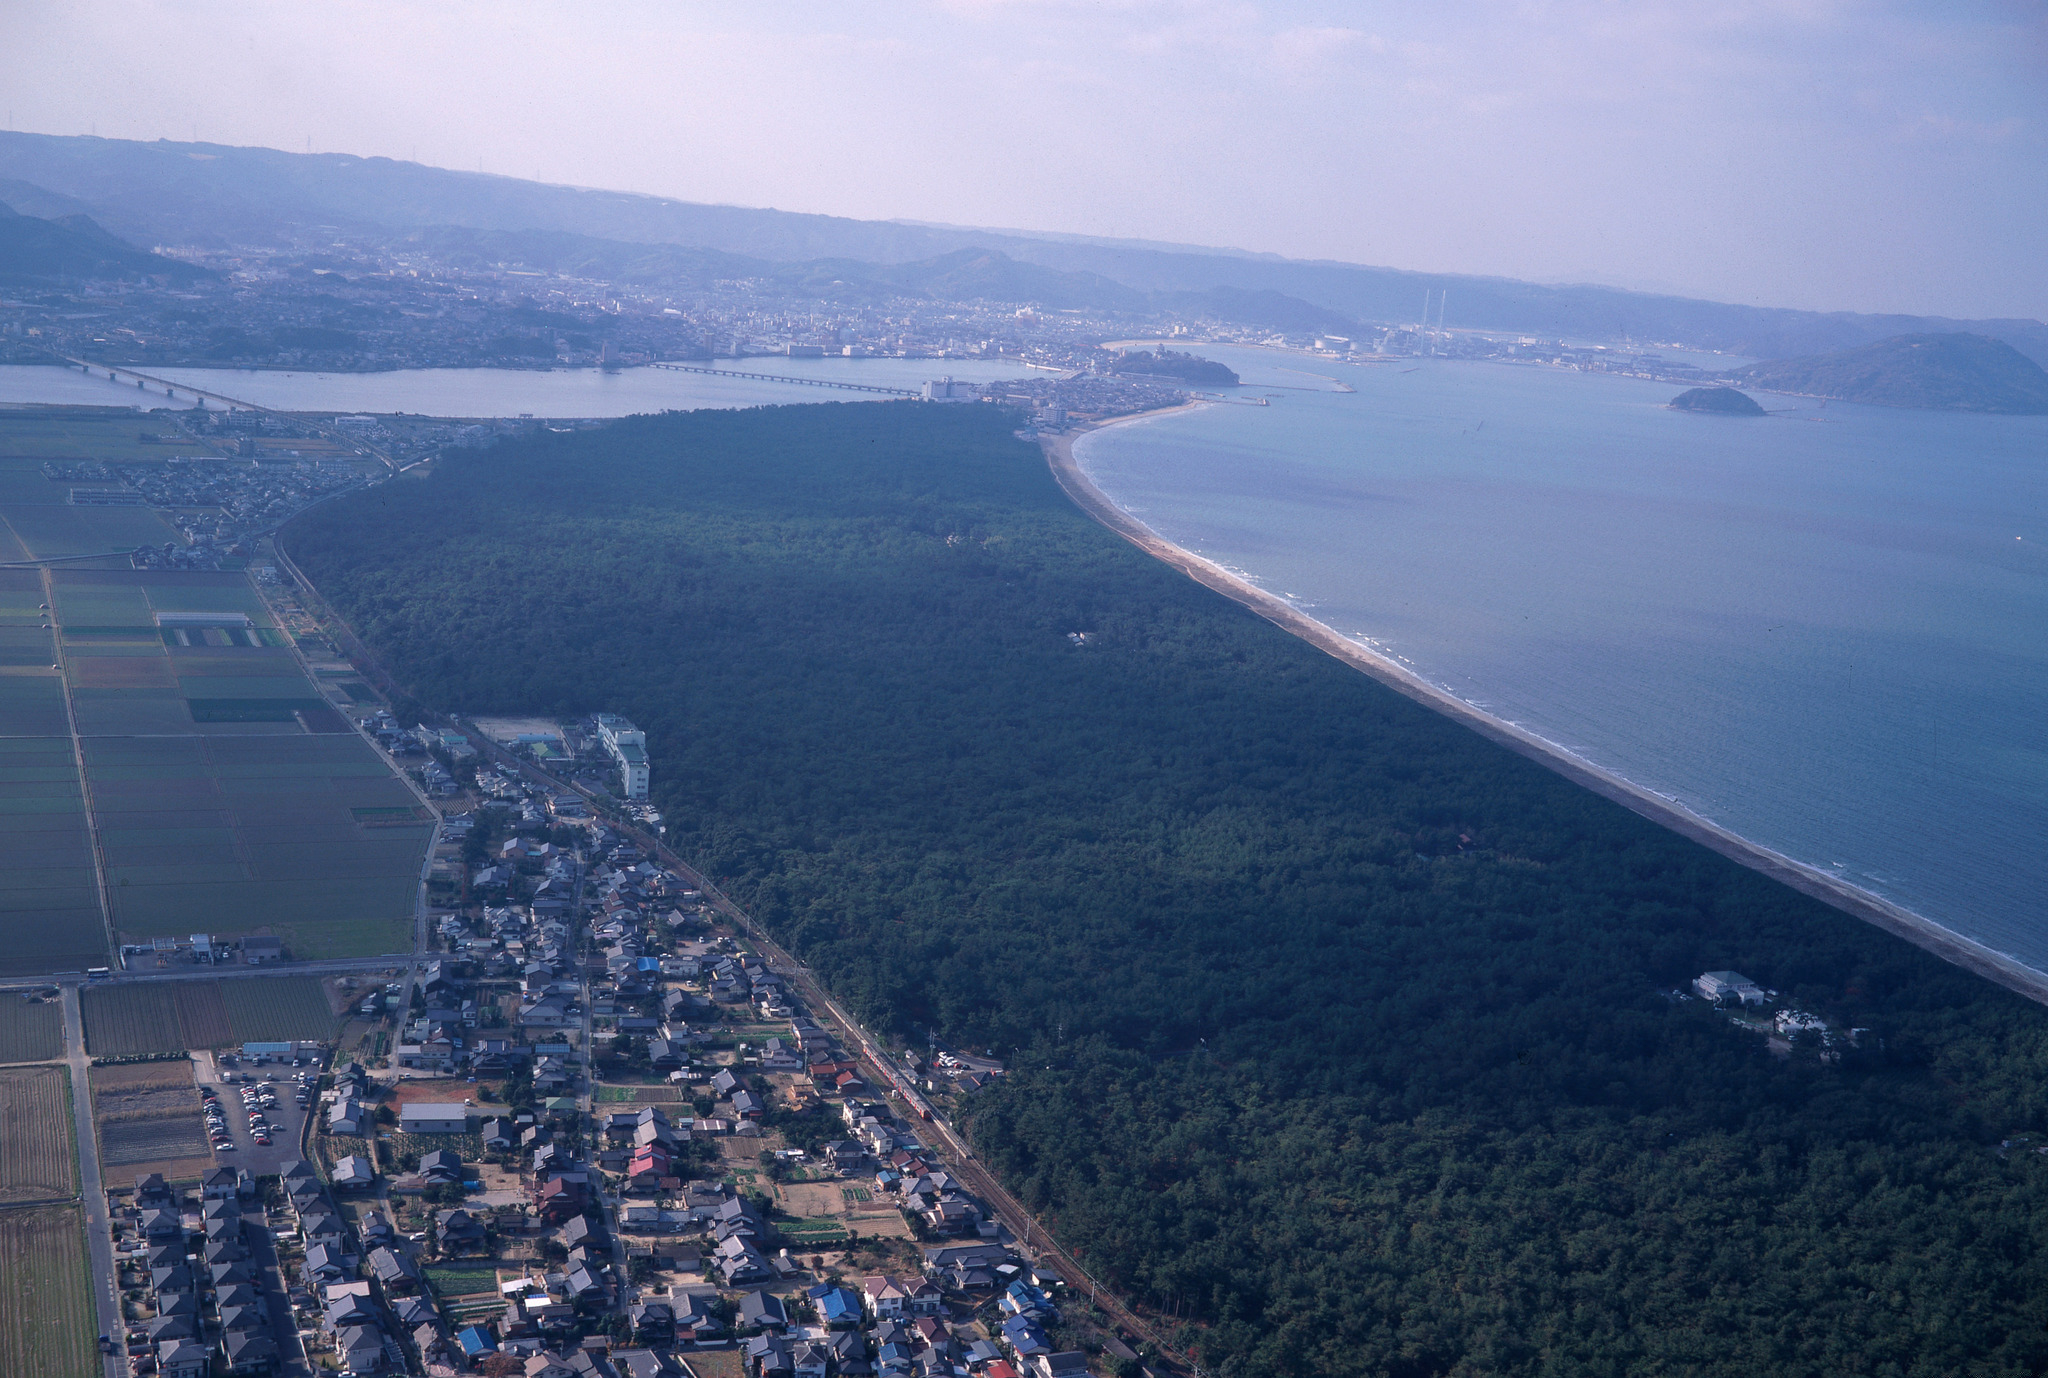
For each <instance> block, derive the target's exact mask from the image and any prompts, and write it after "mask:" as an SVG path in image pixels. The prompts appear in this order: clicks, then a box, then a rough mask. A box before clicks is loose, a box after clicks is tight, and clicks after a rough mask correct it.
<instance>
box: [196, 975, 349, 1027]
mask: <svg viewBox="0 0 2048 1378" xmlns="http://www.w3.org/2000/svg"><path fill="white" fill-rule="evenodd" d="M220 991H221V998H222V1000H223V1002H224V1003H225V1004H226V1006H227V1014H228V1027H229V1029H230V1030H232V1031H233V1034H234V1039H235V1041H236V1042H239V1043H250V1042H258V1043H278V1042H283V1041H284V1040H286V1039H296V1038H311V1039H318V1040H320V1041H322V1042H325V1041H327V1040H328V1039H331V1038H333V1037H334V1034H335V1030H336V1029H337V1028H339V1027H340V1025H341V1019H340V1017H339V1016H337V1015H336V1014H335V1013H334V1012H333V1011H332V1010H331V1009H330V1008H329V1007H328V1004H327V992H326V990H325V989H324V988H323V987H322V986H321V984H320V978H319V977H317V976H260V977H247V978H244V979H241V980H232V981H222V982H221V983H220Z"/></svg>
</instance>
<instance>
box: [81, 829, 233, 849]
mask: <svg viewBox="0 0 2048 1378" xmlns="http://www.w3.org/2000/svg"><path fill="white" fill-rule="evenodd" d="M233 841H234V837H233V834H231V833H230V832H229V831H228V829H226V828H225V827H212V828H194V827H162V828H137V827H113V826H107V825H104V824H103V825H102V826H101V828H100V845H101V846H102V847H215V846H222V845H231V844H232V843H233Z"/></svg>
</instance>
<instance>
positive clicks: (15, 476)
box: [0, 408, 432, 976]
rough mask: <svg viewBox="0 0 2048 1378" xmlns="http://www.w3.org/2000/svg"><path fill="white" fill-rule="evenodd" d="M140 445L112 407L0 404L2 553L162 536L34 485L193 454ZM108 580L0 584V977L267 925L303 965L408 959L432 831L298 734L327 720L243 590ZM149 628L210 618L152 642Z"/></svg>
mask: <svg viewBox="0 0 2048 1378" xmlns="http://www.w3.org/2000/svg"><path fill="white" fill-rule="evenodd" d="M138 427H139V428H141V429H156V430H158V431H159V433H162V434H165V435H166V436H170V435H171V434H172V432H171V431H169V430H166V429H164V424H163V423H161V422H157V423H153V422H152V421H151V419H150V418H149V417H148V416H146V415H138V414H137V413H134V412H128V411H120V410H115V409H95V408H85V409H77V408H72V409H62V410H60V411H53V412H50V413H49V414H47V415H44V414H42V413H38V414H37V415H36V416H34V417H30V416H26V415H24V414H22V413H20V412H15V411H7V410H5V409H0V558H6V557H15V558H20V557H24V556H28V555H36V556H42V555H56V554H72V553H77V552H80V551H99V550H106V551H112V550H117V549H122V548H126V547H130V546H134V545H137V544H141V543H145V542H147V543H151V544H161V543H163V542H165V541H167V540H175V539H177V536H176V533H175V532H174V531H172V530H171V528H170V527H168V526H167V525H165V524H164V523H163V522H161V521H160V520H158V518H157V517H156V516H155V514H154V513H153V512H151V511H150V510H149V509H147V508H133V507H73V506H71V505H69V502H68V496H69V487H70V481H68V480H67V481H62V482H59V481H53V480H50V479H48V478H46V477H45V476H44V475H43V474H42V473H41V470H40V466H41V464H42V463H43V462H44V461H45V460H49V459H59V460H82V459H126V460H135V459H163V458H166V457H168V455H169V454H171V453H177V452H179V450H180V448H182V450H183V451H184V452H188V453H192V452H199V451H201V450H203V449H204V448H205V447H204V446H200V445H198V444H196V443H194V444H190V445H187V444H185V442H184V441H183V440H178V441H175V442H169V441H167V445H168V446H169V448H167V445H158V446H150V445H144V444H141V443H139V442H138V441H137V439H136V436H137V434H138ZM17 538H18V539H17ZM89 563H95V564H97V563H100V562H89ZM104 563H105V565H106V566H108V567H103V568H88V567H85V566H83V565H79V566H69V567H65V568H61V569H56V570H53V571H52V572H51V573H50V574H49V575H48V581H49V582H48V589H47V591H46V590H45V583H44V578H45V576H44V575H43V574H42V573H40V572H38V571H33V570H0V825H4V826H5V828H6V830H7V832H8V833H9V835H10V837H11V838H12V839H13V840H14V841H15V843H16V846H15V848H14V849H13V851H12V852H11V854H10V857H9V877H8V878H9V882H10V883H9V885H7V886H6V887H4V888H0V937H4V938H6V939H7V942H6V943H5V945H4V948H0V976H27V975H39V974H44V973H48V972H54V971H66V970H79V969H82V968H84V967H88V966H98V965H102V964H105V963H106V962H107V961H108V959H109V952H110V950H111V947H112V940H113V938H114V937H115V936H116V935H118V936H119V937H121V938H122V939H124V940H128V941H133V940H137V939H147V938H151V937H160V936H166V935H175V936H178V937H183V936H185V935H187V934H190V933H193V932H197V931H202V930H203V931H207V932H213V933H219V934H222V935H224V936H236V935H240V934H245V933H249V932H254V931H263V932H267V933H273V934H275V935H277V936H279V937H281V938H282V939H283V940H284V941H285V944H286V946H287V948H288V949H289V951H290V953H291V955H292V956H294V957H298V958H306V959H317V958H322V957H351V956H364V955H371V954H377V953H384V952H393V951H402V950H405V949H406V948H408V947H409V946H410V939H411V926H412V919H413V909H414V902H415V899H416V896H417V893H418V877H419V868H420V863H421V861H422V860H423V859H424V852H425V848H426V843H427V839H428V838H429V837H430V836H431V831H432V828H431V819H430V818H428V817H423V816H422V817H415V818H413V819H412V820H411V821H404V820H401V821H399V822H397V823H393V821H392V819H393V818H394V817H397V815H394V814H390V813H389V811H391V810H401V809H403V810H410V809H411V808H412V806H413V805H414V804H415V803H416V800H415V798H414V796H413V795H412V793H411V792H410V791H409V790H408V789H407V788H406V786H405V784H404V783H403V782H402V781H401V780H399V779H398V778H397V777H396V776H395V775H393V774H392V773H391V771H390V769H389V767H388V766H387V765H386V764H385V763H384V761H383V760H382V759H381V758H380V757H378V755H377V754H376V752H375V751H374V750H373V749H372V748H370V747H369V746H368V745H367V744H365V743H364V742H363V741H362V740H361V739H360V738H358V737H356V736H355V735H354V733H353V732H337V731H324V732H323V731H317V730H315V729H317V728H319V727H322V726H326V727H330V728H331V727H332V726H334V723H335V720H334V719H333V716H332V714H331V713H329V712H328V711H327V703H328V701H327V699H326V698H325V696H324V695H323V694H322V693H321V692H320V690H319V689H317V688H315V686H314V685H313V684H312V683H311V682H310V681H309V680H308V679H307V678H306V677H305V675H304V674H303V673H302V671H301V669H300V667H299V663H298V661H297V660H296V659H295V657H294V656H293V653H292V651H291V649H290V643H289V641H288V639H287V638H286V636H285V633H284V632H283V631H281V630H280V629H279V628H278V627H277V626H276V624H275V620H274V619H273V618H272V617H271V616H270V615H269V612H268V610H267V607H266V605H265V604H264V602H263V600H262V599H261V597H259V596H258V594H257V592H256V590H255V588H254V587H253V586H252V585H251V584H250V582H249V580H248V578H247V577H246V576H245V575H243V574H241V573H239V572H222V571H172V570H138V569H133V568H130V567H127V563H126V560H125V558H122V559H109V560H108V561H106V562H104ZM46 602H47V603H48V604H49V605H50V607H49V608H48V609H47V610H46V609H44V608H43V607H42V606H41V605H42V604H43V603H46ZM160 613H185V614H200V615H210V614H218V615H219V618H220V624H219V625H218V626H209V625H206V624H204V623H193V624H181V625H179V626H177V627H173V628H170V629H166V628H163V627H160V626H158V624H157V620H156V619H157V616H158V614H160ZM243 617H246V618H247V619H248V625H247V626H243V625H241V622H240V619H241V618H243ZM45 623H51V624H53V626H54V630H49V629H46V628H45V626H44V624H45ZM60 661H61V664H62V667H63V668H62V670H61V671H59V670H58V669H56V668H55V664H54V663H55V662H60ZM301 713H303V714H306V715H307V720H306V722H304V723H302V722H301V721H300V719H299V718H297V717H295V716H294V715H295V714H301ZM74 720H75V722H76V727H77V731H78V733H79V735H80V737H81V738H82V739H83V750H84V754H85V757H86V772H87V774H86V778H85V779H84V780H83V781H81V779H80V778H79V771H78V762H77V759H76V753H75V752H74V750H73V746H72V741H71V735H70V734H71V732H72V729H73V723H74ZM95 825H96V826H97V831H98V834H99V837H100V841H101V846H100V848H99V850H98V852H97V854H96V853H95V849H94V846H93V839H94V833H95ZM102 868H103V869H104V877H103V874H102ZM102 878H104V901H103V898H102V895H103V887H102ZM109 911H111V912H109ZM110 926H111V928H112V929H113V930H114V932H113V933H112V934H110V933H109V932H108V929H109V927H110Z"/></svg>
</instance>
